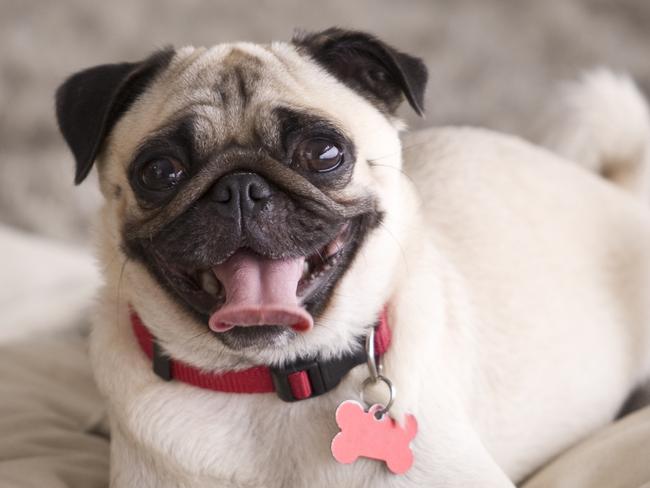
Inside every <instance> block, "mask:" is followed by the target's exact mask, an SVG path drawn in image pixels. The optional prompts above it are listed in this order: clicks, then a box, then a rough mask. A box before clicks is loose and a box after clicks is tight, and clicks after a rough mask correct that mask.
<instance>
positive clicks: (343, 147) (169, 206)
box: [57, 29, 426, 369]
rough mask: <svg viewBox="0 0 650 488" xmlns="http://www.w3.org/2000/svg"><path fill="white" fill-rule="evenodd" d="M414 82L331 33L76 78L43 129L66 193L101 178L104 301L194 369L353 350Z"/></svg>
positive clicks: (396, 230) (382, 239)
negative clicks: (65, 173) (398, 114)
mask: <svg viewBox="0 0 650 488" xmlns="http://www.w3.org/2000/svg"><path fill="white" fill-rule="evenodd" d="M425 83H426V69H425V68H424V66H423V64H422V63H421V61H419V60H417V59H415V58H412V57H410V56H408V55H405V54H402V53H400V52H398V51H396V50H394V49H392V48H390V47H388V46H387V45H385V44H384V43H382V42H381V41H378V40H377V39H375V38H373V37H372V36H369V35H367V34H363V33H358V32H349V31H342V30H338V29H330V30H328V31H324V32H321V33H318V34H310V35H304V36H301V37H299V38H297V39H294V41H293V42H292V43H277V44H271V45H252V44H233V45H220V46H216V47H213V48H211V49H203V48H196V49H195V48H183V49H180V50H178V51H173V50H171V49H170V50H165V51H161V52H159V53H156V54H155V55H153V56H151V57H149V58H148V59H146V60H144V61H142V62H140V63H124V64H116V65H103V66H99V67H96V68H91V69H89V70H86V71H83V72H81V73H78V74H76V75H74V76H72V77H71V78H70V79H69V80H67V81H66V82H65V83H64V84H63V85H62V86H61V88H60V89H59V91H58V93H57V115H58V119H59V124H60V127H61V130H62V132H63V135H64V137H65V138H66V141H67V142H68V144H69V145H70V147H71V149H72V151H73V153H74V155H75V157H76V160H77V178H76V181H77V183H79V182H80V181H81V180H83V179H84V178H85V176H86V175H87V174H88V172H89V171H90V169H91V167H92V164H93V162H94V161H95V160H96V159H97V161H98V167H99V171H100V184H101V188H102V191H103V193H104V195H105V197H106V206H105V210H104V228H103V232H102V234H101V245H102V248H103V254H104V255H103V258H104V261H105V263H104V264H106V265H107V266H108V267H109V271H108V281H109V287H108V289H109V290H113V292H114V293H119V295H120V296H119V297H116V298H117V299H119V300H128V301H129V302H130V303H131V304H132V305H133V306H134V307H135V308H136V309H137V311H138V312H139V313H140V315H141V316H142V318H143V319H144V321H145V323H147V325H148V326H149V327H150V329H151V330H152V331H153V333H154V334H155V335H156V336H157V337H158V339H159V340H160V341H161V342H162V344H163V345H164V347H165V348H166V349H167V350H168V351H169V352H170V353H171V354H172V355H173V356H176V357H179V358H180V359H184V360H186V361H189V362H193V363H195V364H197V365H199V366H202V367H206V368H217V369H218V368H221V367H232V366H233V364H242V363H260V362H262V363H280V362H282V361H286V360H290V359H293V358H295V357H296V356H298V355H300V356H304V355H309V354H320V355H324V356H327V355H331V354H337V353H339V352H340V351H342V350H346V349H349V348H350V347H353V344H354V343H355V338H356V337H358V336H360V335H361V334H362V333H363V332H364V330H365V329H367V327H369V326H371V325H372V324H373V323H374V322H375V320H376V318H377V315H378V313H379V312H380V310H381V308H382V306H383V304H384V301H385V300H386V299H387V297H388V295H389V294H390V287H391V277H392V276H393V275H394V272H395V268H396V266H397V259H398V258H399V253H400V236H402V235H403V234H404V232H405V231H404V226H405V225H407V224H406V221H407V220H408V218H407V217H408V216H407V215H405V212H408V210H407V209H406V208H405V198H404V196H403V194H402V190H403V184H404V182H403V180H402V178H401V174H400V171H399V170H400V152H401V151H400V144H399V139H398V137H397V125H398V122H397V120H396V119H395V118H394V112H395V110H396V108H397V106H398V105H399V103H400V102H401V100H402V98H404V97H406V98H407V99H408V101H409V102H410V104H411V105H412V106H413V108H414V109H415V110H416V111H418V112H419V113H421V111H422V101H423V94H424V86H425ZM111 269H112V271H111Z"/></svg>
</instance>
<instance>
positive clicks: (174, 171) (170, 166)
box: [138, 158, 185, 191]
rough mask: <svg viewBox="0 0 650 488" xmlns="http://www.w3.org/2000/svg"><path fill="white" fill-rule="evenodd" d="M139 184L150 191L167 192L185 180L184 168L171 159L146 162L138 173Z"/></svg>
mask: <svg viewBox="0 0 650 488" xmlns="http://www.w3.org/2000/svg"><path fill="white" fill-rule="evenodd" d="M138 176H139V178H138V179H139V182H140V184H141V185H142V187H143V188H145V189H146V190H150V191H167V190H171V189H172V188H174V187H175V186H176V185H178V184H179V183H180V182H181V181H182V180H183V179H184V178H185V168H183V165H182V164H181V163H180V162H179V161H177V160H176V159H173V158H159V159H152V160H151V161H148V162H147V163H145V164H144V165H142V167H141V168H140V171H139V175H138Z"/></svg>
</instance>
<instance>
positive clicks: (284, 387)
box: [271, 361, 328, 402]
mask: <svg viewBox="0 0 650 488" xmlns="http://www.w3.org/2000/svg"><path fill="white" fill-rule="evenodd" d="M302 371H304V372H305V373H307V377H308V378H309V384H310V386H311V395H310V396H309V397H308V398H313V397H316V396H318V395H322V394H323V393H325V392H326V391H328V390H327V389H326V388H325V383H324V382H323V376H322V374H321V370H320V365H319V364H318V362H317V361H304V362H300V363H294V364H290V365H289V366H286V367H284V368H271V378H272V379H273V385H274V386H275V392H276V393H277V395H278V396H279V397H280V399H281V400H283V401H285V402H297V401H299V400H307V398H296V397H295V396H294V395H293V392H292V391H291V385H290V384H289V375H292V374H295V373H300V372H302Z"/></svg>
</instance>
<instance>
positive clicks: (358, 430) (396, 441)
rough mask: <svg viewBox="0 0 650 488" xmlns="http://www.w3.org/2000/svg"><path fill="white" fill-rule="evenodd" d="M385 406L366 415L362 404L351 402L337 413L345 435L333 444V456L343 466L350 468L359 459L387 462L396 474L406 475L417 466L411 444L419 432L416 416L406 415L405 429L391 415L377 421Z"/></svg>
mask: <svg viewBox="0 0 650 488" xmlns="http://www.w3.org/2000/svg"><path fill="white" fill-rule="evenodd" d="M379 409H381V405H373V406H372V407H370V409H369V410H368V411H367V412H366V411H365V410H364V409H363V407H362V406H361V404H360V403H359V402H355V401H353V400H347V401H345V402H343V403H341V404H340V405H339V406H338V408H337V409H336V423H337V424H338V426H339V427H340V428H341V432H339V433H338V434H336V436H335V437H334V439H333V440H332V454H333V455H334V459H336V460H337V461H338V462H339V463H343V464H350V463H353V462H354V461H356V460H357V458H358V457H366V458H371V459H377V460H380V461H384V462H385V463H386V466H387V467H388V469H390V470H391V471H392V472H393V473H395V474H402V473H406V472H407V471H408V470H409V468H410V467H411V465H412V464H413V452H411V446H410V443H411V440H413V438H414V437H415V435H416V434H417V431H418V424H417V421H416V420H415V417H414V416H413V415H410V414H407V415H406V422H405V425H404V427H401V426H400V425H399V424H398V423H397V422H395V421H394V420H393V419H392V418H390V416H389V415H384V416H383V417H381V418H380V419H377V417H375V414H376V413H377V411H379Z"/></svg>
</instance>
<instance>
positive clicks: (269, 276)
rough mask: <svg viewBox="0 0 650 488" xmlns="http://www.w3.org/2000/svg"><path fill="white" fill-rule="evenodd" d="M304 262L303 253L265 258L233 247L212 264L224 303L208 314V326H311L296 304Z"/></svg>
mask: <svg viewBox="0 0 650 488" xmlns="http://www.w3.org/2000/svg"><path fill="white" fill-rule="evenodd" d="M304 262H305V258H304V257H301V258H294V259H267V258H263V257H261V256H258V255H255V254H253V253H251V252H248V251H237V252H236V253H235V254H233V255H232V256H231V257H230V258H229V259H228V260H226V261H225V262H223V263H221V264H219V265H217V266H215V267H214V268H213V271H214V274H215V275H216V277H217V279H218V280H219V281H220V282H221V283H222V285H223V286H224V288H225V289H226V303H225V304H224V305H223V306H222V307H221V308H219V310H217V311H216V312H215V313H213V314H212V316H211V317H210V321H209V324H210V328H211V329H212V330H213V331H215V332H225V331H227V330H229V329H232V328H233V327H235V326H241V327H246V326H251V325H284V326H287V327H291V328H292V329H294V330H296V331H307V330H309V329H311V328H312V326H313V325H314V323H313V320H312V318H311V315H309V314H308V313H307V311H306V310H305V309H304V308H302V307H301V306H300V305H299V304H298V296H297V295H296V289H297V288H298V281H299V280H300V277H301V275H302V271H303V265H304Z"/></svg>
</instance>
